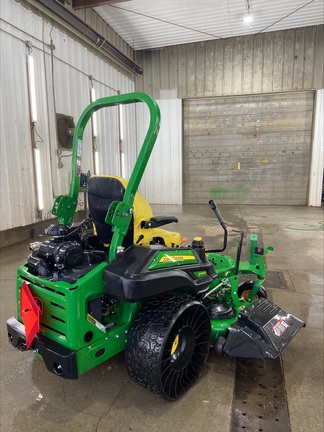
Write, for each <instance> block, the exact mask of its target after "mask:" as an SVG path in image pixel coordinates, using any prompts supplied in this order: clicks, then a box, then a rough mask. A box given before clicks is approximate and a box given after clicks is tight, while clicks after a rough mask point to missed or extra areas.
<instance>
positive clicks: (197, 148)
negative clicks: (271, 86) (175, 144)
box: [183, 92, 314, 205]
mask: <svg viewBox="0 0 324 432" xmlns="http://www.w3.org/2000/svg"><path fill="white" fill-rule="evenodd" d="M313 110H314V92H290V93H273V94H265V95H250V96H230V97H216V98H197V99H186V100H184V114H183V124H184V159H183V160H184V166H183V171H184V177H183V181H184V185H183V189H184V197H183V201H184V203H186V204H204V203H206V202H208V200H210V199H211V198H216V199H217V202H218V203H220V204H270V205H306V204H307V186H308V182H307V179H308V176H309V159H310V148H311V140H312V124H313Z"/></svg>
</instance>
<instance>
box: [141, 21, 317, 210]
mask: <svg viewBox="0 0 324 432" xmlns="http://www.w3.org/2000/svg"><path fill="white" fill-rule="evenodd" d="M136 61H137V63H138V64H140V65H141V66H142V68H143V70H144V73H143V75H142V76H138V77H137V78H136V88H137V90H139V91H144V92H147V93H149V94H151V95H152V96H153V97H154V98H156V99H178V98H179V99H188V98H202V97H213V96H239V95H253V94H271V93H274V94H276V93H282V92H295V91H307V90H316V89H322V88H324V26H323V25H320V26H311V27H305V28H298V29H290V30H283V31H278V32H269V33H264V34H262V33H261V34H257V35H250V36H242V37H236V38H229V39H225V40H213V41H206V42H199V43H193V44H187V45H178V46H170V47H164V48H163V49H160V50H152V51H150V50H147V51H137V52H136ZM309 162H310V160H309V158H308V160H307V162H306V163H309ZM185 169H186V168H185V163H184V174H185ZM307 172H308V171H307ZM307 172H305V178H304V183H303V185H304V186H305V187H306V185H307V184H308V177H307ZM161 175H163V173H162V172H161ZM313 175H315V176H316V177H319V176H321V175H322V173H320V172H319V173H318V172H316V173H315V174H313ZM167 187H171V185H167ZM311 192H312V191H310V190H308V193H311ZM288 202H289V200H288V201H287V203H288Z"/></svg>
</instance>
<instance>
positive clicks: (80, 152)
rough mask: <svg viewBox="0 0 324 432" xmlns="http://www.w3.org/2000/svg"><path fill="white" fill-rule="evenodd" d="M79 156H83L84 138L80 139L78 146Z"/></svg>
mask: <svg viewBox="0 0 324 432" xmlns="http://www.w3.org/2000/svg"><path fill="white" fill-rule="evenodd" d="M77 156H78V157H81V156H82V140H80V139H78V148H77Z"/></svg>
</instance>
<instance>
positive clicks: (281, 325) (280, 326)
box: [271, 319, 290, 337]
mask: <svg viewBox="0 0 324 432" xmlns="http://www.w3.org/2000/svg"><path fill="white" fill-rule="evenodd" d="M289 327H290V325H289V324H287V323H286V322H285V321H284V320H283V319H280V320H279V321H278V322H277V323H276V324H275V325H274V326H273V327H272V329H271V331H272V332H273V333H274V334H275V335H276V336H278V337H280V336H281V335H282V334H283V333H284V332H285V331H286V330H287V328H289Z"/></svg>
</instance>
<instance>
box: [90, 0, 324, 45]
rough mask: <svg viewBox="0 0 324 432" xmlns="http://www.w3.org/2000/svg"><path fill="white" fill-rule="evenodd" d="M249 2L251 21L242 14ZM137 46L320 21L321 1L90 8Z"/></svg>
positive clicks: (169, 1)
mask: <svg viewBox="0 0 324 432" xmlns="http://www.w3.org/2000/svg"><path fill="white" fill-rule="evenodd" d="M248 6H250V9H251V14H252V15H253V17H254V20H253V22H252V23H251V25H249V24H245V23H244V22H243V21H242V18H243V17H244V15H245V14H246V12H247V10H248ZM94 9H95V11H96V12H97V13H98V14H99V15H100V16H101V17H102V18H103V19H104V20H105V21H106V22H107V23H108V24H109V25H110V26H111V27H112V28H113V29H114V30H115V31H116V32H117V33H118V34H119V35H120V36H121V37H122V38H123V39H124V40H125V41H126V42H127V43H128V44H129V45H130V46H131V47H133V48H134V49H135V50H145V49H157V48H161V47H164V46H168V45H179V44H185V43H192V42H199V41H206V40H212V39H225V38H229V37H235V36H241V35H249V34H257V33H261V32H269V31H278V30H284V29H289V28H296V27H307V26H311V25H318V24H323V21H324V17H323V15H324V12H323V0H200V1H197V0H154V1H152V0H125V1H120V0H119V1H116V2H115V3H111V2H110V3H109V5H107V4H106V5H104V6H99V7H95V8H94Z"/></svg>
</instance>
